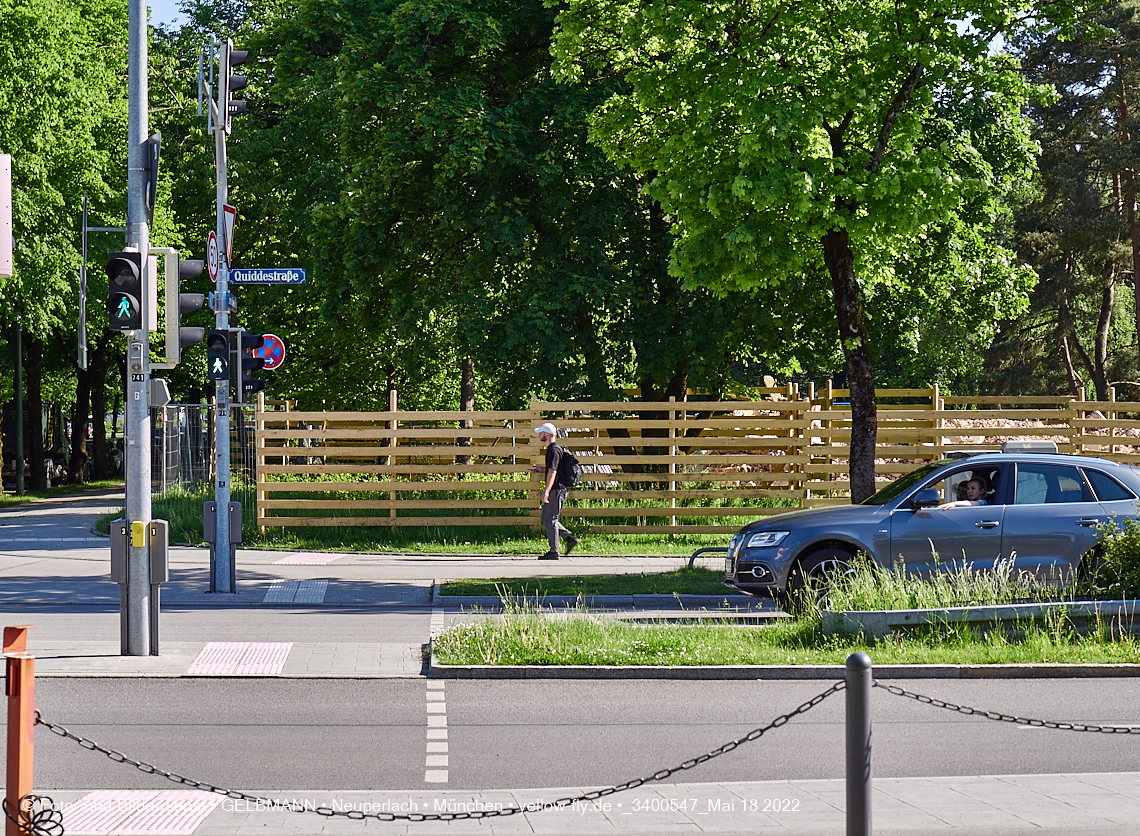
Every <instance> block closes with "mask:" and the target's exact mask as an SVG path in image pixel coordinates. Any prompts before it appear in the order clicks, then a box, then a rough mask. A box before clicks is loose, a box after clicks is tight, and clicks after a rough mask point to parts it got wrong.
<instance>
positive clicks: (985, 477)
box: [924, 464, 1001, 505]
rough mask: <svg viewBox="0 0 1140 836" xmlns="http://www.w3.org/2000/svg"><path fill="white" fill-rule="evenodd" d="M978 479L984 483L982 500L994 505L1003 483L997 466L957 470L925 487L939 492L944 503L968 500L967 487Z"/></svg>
mask: <svg viewBox="0 0 1140 836" xmlns="http://www.w3.org/2000/svg"><path fill="white" fill-rule="evenodd" d="M973 479H977V480H978V481H980V482H981V483H982V499H984V500H985V501H986V504H987V505H993V504H994V503H995V501H996V499H995V498H996V497H997V495H998V493H997V490H998V485H999V483H1000V482H1001V468H1000V467H998V466H996V465H992V464H991V465H975V466H973V467H965V468H962V469H960V470H955V471H953V472H952V473H950V474H948V475H945V476H943V477H942V478H941V479H939V480H938V481H937V482H932V483H931V484H929V485H925V486H924V487H926V488H932V489H934V490H937V491H938V492H939V494H941V496H942V501H943V502H954V501H955V500H959V499H966V498H967V497H966V485H967V484H969V483H970V481H971V480H973Z"/></svg>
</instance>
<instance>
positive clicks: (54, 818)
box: [0, 795, 63, 836]
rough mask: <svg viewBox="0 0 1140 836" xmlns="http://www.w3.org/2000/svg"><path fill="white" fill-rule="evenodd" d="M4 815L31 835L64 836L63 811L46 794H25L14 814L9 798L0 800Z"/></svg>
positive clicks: (22, 830) (21, 830)
mask: <svg viewBox="0 0 1140 836" xmlns="http://www.w3.org/2000/svg"><path fill="white" fill-rule="evenodd" d="M0 806H2V807H3V808H4V817H5V818H6V819H8V821H10V822H12V823H13V824H14V825H16V826H17V827H18V828H20V832H21V833H28V834H31V836H63V813H62V812H61V811H60V810H59V809H58V808H57V807H56V804H55V802H54V801H52V799H50V798H48V797H47V796H45V795H25V796H24V797H23V798H21V799H20V803H19V804H18V805H17V806H18V808H19V809H18V810H17V811H16V814H15V815H13V814H12V812H11V811H10V810H9V809H8V799H7V798H5V799H3V801H0Z"/></svg>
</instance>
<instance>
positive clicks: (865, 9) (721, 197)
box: [556, 0, 1048, 501]
mask: <svg viewBox="0 0 1140 836" xmlns="http://www.w3.org/2000/svg"><path fill="white" fill-rule="evenodd" d="M1034 11H1037V12H1040V15H1041V18H1042V19H1044V18H1047V17H1048V14H1047V11H1046V10H1035V9H1034V8H1033V7H1032V6H1030V5H1027V4H1022V3H1019V2H984V3H960V2H954V3H933V4H931V3H929V2H926V0H922V2H918V0H910V2H905V1H904V2H886V0H872V2H865V1H863V0H861V1H860V2H855V0H826V2H823V3H819V4H785V3H781V2H773V1H772V0H750V1H749V2H737V1H736V0H719V2H715V1H714V2H704V0H702V2H697V1H696V0H689V2H685V1H684V0H682V2H676V1H675V0H670V1H669V2H665V0H659V1H658V2H649V3H644V2H634V0H601V1H600V2H599V0H570V2H569V3H568V5H567V9H566V11H564V12H563V13H562V14H561V15H560V16H559V25H560V31H559V34H558V36H557V40H556V50H557V54H558V56H559V61H560V63H559V68H560V71H561V73H562V74H563V76H564V77H566V78H570V79H578V78H583V77H584V75H585V74H587V73H589V72H591V71H596V70H597V69H598V68H601V67H604V66H613V67H615V68H616V70H617V71H618V72H619V73H620V74H621V77H622V78H623V79H624V81H625V82H626V83H627V84H628V89H627V90H624V91H619V92H615V93H614V94H613V95H612V96H611V97H610V98H609V99H608V100H607V101H606V102H605V104H604V105H603V106H602V107H601V108H600V109H599V110H598V111H597V113H596V114H595V117H594V121H593V129H592V134H591V135H592V136H593V138H594V139H595V140H596V141H597V142H598V143H600V144H601V145H602V147H603V148H605V150H606V152H607V153H608V154H609V155H610V156H611V157H612V158H613V159H615V160H617V161H618V162H620V163H622V164H625V165H628V166H630V167H632V168H633V169H634V170H636V171H641V172H646V173H650V172H651V173H652V175H653V176H652V180H651V181H650V182H649V183H648V184H647V191H648V193H649V194H650V195H652V196H653V197H655V198H656V199H658V200H660V202H661V203H662V205H663V206H664V207H665V210H666V211H667V212H669V213H670V214H672V215H674V216H675V217H676V219H677V223H676V226H675V229H674V234H675V236H676V243H675V245H674V248H673V251H672V256H671V259H672V260H671V267H672V270H673V272H674V273H675V274H676V275H678V276H681V277H683V278H684V280H685V281H686V283H687V285H688V286H695V287H709V288H714V289H716V290H718V291H721V292H723V291H727V290H734V289H747V288H753V287H767V286H773V285H779V284H782V283H788V282H800V281H803V280H804V277H810V276H818V275H820V274H821V273H822V274H825V275H827V276H829V278H830V280H831V285H832V294H831V296H832V302H833V304H834V309H835V313H836V325H837V333H838V336H839V343H840V345H841V347H842V350H843V352H844V356H845V363H846V370H847V378H848V384H849V386H850V387H851V395H852V406H853V412H854V421H853V427H852V448H851V449H852V457H851V476H852V494H853V498H854V499H855V500H856V501H858V500H860V499H862V498H863V497H865V496H867V495H869V494H870V493H871V492H872V491H873V489H874V444H875V432H876V423H877V419H876V406H875V399H874V374H873V369H872V355H871V347H870V345H869V334H868V330H867V325H866V318H865V309H866V305H867V302H868V298H869V295H870V293H871V292H872V291H873V289H874V288H876V287H879V286H892V285H901V284H904V283H906V282H908V281H909V282H924V281H929V279H930V275H929V274H927V273H916V272H912V271H910V270H909V269H907V266H908V265H913V264H914V263H915V262H916V261H918V260H920V253H922V251H923V250H926V252H925V253H924V255H940V256H941V257H940V258H938V259H937V264H938V268H939V270H941V271H943V273H944V274H945V272H946V271H948V270H954V269H956V268H959V267H967V268H977V267H978V266H979V265H985V269H984V272H987V273H990V274H992V275H993V276H994V278H995V279H996V280H997V282H998V283H999V284H1000V283H1003V282H1004V283H1006V284H1008V285H1015V284H1017V283H1018V282H1023V281H1024V277H1023V276H1020V275H1019V268H1017V267H1016V266H1015V265H1014V263H1013V261H1012V259H1011V258H1009V256H1008V254H1003V253H1002V252H1001V251H1000V248H998V247H997V246H996V245H995V244H994V242H992V241H991V240H990V239H988V238H987V237H986V236H985V234H984V232H985V230H986V228H987V227H988V226H992V220H991V218H989V217H988V216H987V215H988V214H989V213H988V212H987V205H986V204H987V201H992V200H994V199H996V198H997V197H998V196H1000V195H1001V194H1002V192H1003V191H1004V188H1005V185H1006V183H1007V182H1008V180H1009V179H1010V178H1013V177H1017V176H1020V175H1022V174H1023V173H1024V172H1025V171H1026V170H1027V168H1028V166H1029V165H1030V163H1031V159H1032V158H1031V148H1030V146H1029V143H1028V136H1027V128H1026V125H1025V123H1024V121H1023V120H1022V118H1021V116H1020V112H1019V111H1020V108H1021V105H1022V104H1023V102H1024V100H1025V97H1026V92H1027V90H1026V84H1025V82H1024V79H1023V78H1022V77H1021V76H1020V75H1019V73H1018V72H1017V67H1016V64H1015V63H1014V62H1012V61H1011V60H1010V59H1009V57H1008V56H1006V55H1004V54H1002V53H1000V52H991V50H990V46H989V45H990V42H991V41H992V39H993V37H994V36H995V35H997V34H999V33H1006V34H1008V33H1010V32H1011V31H1012V30H1013V29H1014V28H1016V26H1017V25H1019V24H1018V21H1020V20H1023V19H1024V17H1025V15H1027V14H1028V13H1030V12H1034ZM962 21H969V22H970V24H971V25H970V26H963V25H962ZM970 227H976V230H974V231H971V230H970V229H969V228H970ZM940 233H941V234H943V235H945V236H948V238H949V239H957V241H958V244H959V246H958V247H955V246H948V247H945V248H943V249H942V251H941V253H939V252H938V246H937V245H936V244H935V245H931V246H929V247H928V246H927V244H926V242H927V241H928V239H930V238H931V236H937V235H938V234H940ZM967 242H968V243H969V245H970V247H972V248H973V249H974V250H975V252H976V256H977V257H974V258H970V257H966V258H963V257H962V256H963V255H964V254H965V250H964V249H962V248H961V247H960V245H961V244H962V243H967ZM979 247H980V248H981V251H980V252H977V248H979ZM900 265H902V267H901V269H900ZM977 274H978V270H977V269H965V270H959V271H958V273H957V274H954V275H953V280H954V282H955V283H957V284H958V285H959V288H960V289H961V288H962V287H963V286H964V288H965V292H969V288H970V287H971V285H972V284H973V282H974V280H975V276H976V275H977ZM991 283H992V280H991Z"/></svg>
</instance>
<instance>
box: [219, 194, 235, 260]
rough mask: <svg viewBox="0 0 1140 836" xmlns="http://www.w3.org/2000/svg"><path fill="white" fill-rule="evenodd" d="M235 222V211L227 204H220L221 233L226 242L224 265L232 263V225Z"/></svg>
mask: <svg viewBox="0 0 1140 836" xmlns="http://www.w3.org/2000/svg"><path fill="white" fill-rule="evenodd" d="M236 222H237V209H235V208H234V207H233V206H230V205H229V204H228V203H223V204H222V231H223V232H224V233H225V236H226V240H225V244H226V264H229V263H230V262H231V261H233V257H234V224H235V223H236Z"/></svg>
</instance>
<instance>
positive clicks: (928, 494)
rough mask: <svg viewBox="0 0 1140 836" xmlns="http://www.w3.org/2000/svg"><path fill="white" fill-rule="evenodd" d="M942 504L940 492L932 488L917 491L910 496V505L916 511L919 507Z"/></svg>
mask: <svg viewBox="0 0 1140 836" xmlns="http://www.w3.org/2000/svg"><path fill="white" fill-rule="evenodd" d="M941 504H942V494H940V493H938V491H936V490H933V489H928V490H925V491H919V492H918V493H916V494H915V495H914V496H912V497H911V498H910V507H911V508H913V509H914V510H915V511H917V510H918V509H919V508H934V507H935V506H938V505H941Z"/></svg>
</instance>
